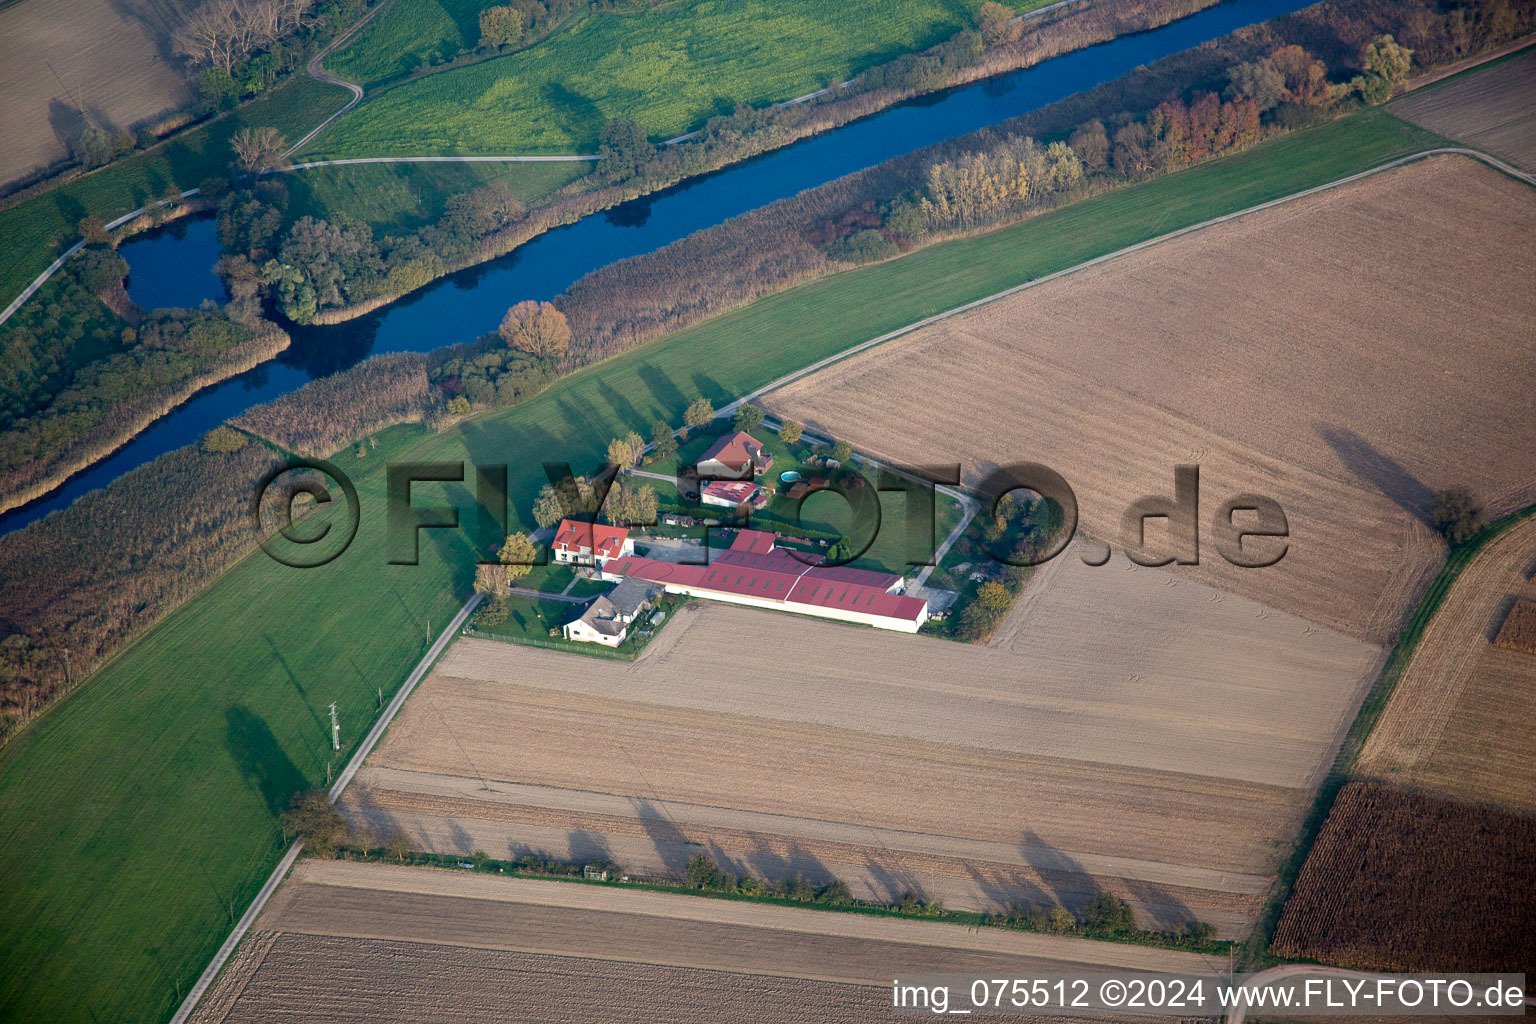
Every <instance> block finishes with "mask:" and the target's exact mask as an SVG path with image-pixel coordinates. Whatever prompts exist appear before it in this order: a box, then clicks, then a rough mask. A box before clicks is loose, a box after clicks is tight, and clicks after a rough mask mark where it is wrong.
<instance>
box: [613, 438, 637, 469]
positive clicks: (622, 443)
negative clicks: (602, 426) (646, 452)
mask: <svg viewBox="0 0 1536 1024" xmlns="http://www.w3.org/2000/svg"><path fill="white" fill-rule="evenodd" d="M639 460H640V453H639V452H638V451H636V450H635V447H634V446H633V445H632V444H630V443H629V440H628V439H627V438H622V437H616V438H614V439H613V440H612V441H609V442H608V462H609V463H610V464H611V465H615V466H618V467H619V469H620V470H621V471H622V470H626V469H630V468H632V467H633V466H634V464H635V463H636V462H638V461H639Z"/></svg>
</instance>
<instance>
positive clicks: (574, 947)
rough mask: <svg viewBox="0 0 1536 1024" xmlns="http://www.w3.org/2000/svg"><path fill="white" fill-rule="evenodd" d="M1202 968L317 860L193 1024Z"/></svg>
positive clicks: (461, 1020) (995, 934) (1199, 962)
mask: <svg viewBox="0 0 1536 1024" xmlns="http://www.w3.org/2000/svg"><path fill="white" fill-rule="evenodd" d="M1205 966H1206V965H1205V963H1204V961H1203V959H1202V958H1200V957H1196V956H1193V955H1191V954H1188V953H1176V952H1169V951H1165V950H1152V949H1145V948H1139V947H1129V946H1122V945H1116V944H1110V943H1095V942H1087V941H1084V940H1079V939H1062V938H1057V937H1048V936H1039V935H1028V934H1022V933H1016V932H1006V931H1002V930H992V929H987V930H984V931H976V930H974V929H966V928H961V927H956V926H952V925H946V924H943V923H939V922H931V921H908V920H895V919H881V918H870V917H864V916H860V915H849V914H836V913H826V912H819V911H814V910H799V909H795V908H786V907H771V906H762V905H757V904H750V903H738V902H732V901H721V900H710V899H701V898H697V897H688V896H671V895H666V894H661V893H646V892H636V891H632V890H624V889H614V888H596V887H591V886H580V885H571V884H562V883H557V882H538V881H529V880H524V879H509V878H500V877H494V876H486V875H473V874H469V873H458V872H449V871H442V870H432V869H421V868H400V867H389V866H385V865H378V864H368V865H365V864H348V863H338V862H318V861H306V862H301V864H300V865H299V867H298V868H297V869H296V871H295V873H294V876H293V877H292V878H291V879H290V880H289V881H288V882H287V883H286V884H285V885H284V886H283V888H282V889H281V890H279V893H278V896H277V897H276V898H275V899H274V900H273V901H272V902H271V903H270V904H269V905H268V907H267V910H266V911H265V912H264V913H263V915H262V917H261V919H260V920H259V921H258V922H257V930H256V931H255V932H253V933H252V936H251V937H250V938H249V939H248V940H247V941H246V942H245V944H244V945H243V946H242V947H241V949H240V950H239V951H238V952H237V953H236V955H235V957H234V958H233V960H232V961H231V963H230V965H229V967H228V968H226V970H225V971H224V973H223V974H222V975H221V976H220V978H219V980H218V982H217V983H216V984H215V986H214V988H213V989H212V990H211V991H210V992H209V994H208V997H207V998H206V999H205V1000H204V1002H203V1003H202V1004H201V1006H200V1007H199V1010H198V1012H197V1014H195V1015H194V1017H193V1020H195V1021H198V1022H200V1024H210V1022H237V1021H263V1022H265V1021H272V1020H282V1019H288V1018H290V1017H300V1018H302V1019H323V1020H335V1021H350V1020H358V1021H363V1020H379V1019H386V1018H387V1019H390V1020H409V1021H412V1022H413V1024H429V1022H432V1024H435V1022H442V1024H470V1022H474V1024H480V1022H483V1021H487V1020H550V1019H556V1018H558V1019H560V1020H566V1021H571V1022H574V1024H586V1022H589V1021H590V1022H594V1024H596V1022H599V1021H602V1022H610V1021H624V1022H628V1021H635V1022H647V1024H649V1022H651V1021H655V1020H656V1019H658V1018H657V1013H658V1011H659V1010H661V1009H662V1008H664V1009H665V1015H666V1019H667V1020H676V1021H684V1022H687V1021H694V1020H698V1021H742V1022H746V1021H759V1020H783V1021H806V1022H813V1021H832V1022H839V1021H866V1020H868V1021H874V1020H884V1019H887V1018H888V1017H889V1009H888V1007H887V1006H886V1002H887V1001H888V1000H889V985H890V978H891V976H892V974H893V972H906V971H917V970H920V971H955V972H961V971H964V972H981V973H988V974H991V973H995V972H1003V973H1002V974H999V975H998V976H1000V977H1003V976H1012V975H1013V974H1016V973H1027V972H1040V971H1074V970H1092V969H1100V970H1104V969H1114V968H1120V969H1142V970H1164V971H1199V970H1202V969H1204V968H1205Z"/></svg>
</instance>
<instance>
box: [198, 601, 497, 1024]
mask: <svg viewBox="0 0 1536 1024" xmlns="http://www.w3.org/2000/svg"><path fill="white" fill-rule="evenodd" d="M484 597H485V595H484V594H479V593H476V594H474V595H473V596H471V597H470V599H469V600H467V601H465V602H464V606H463V607H462V608H460V609H459V613H458V614H457V615H455V616H454V617H453V621H452V622H450V623H448V625H447V626H446V627H445V628H444V629H443V631H442V632H441V633H439V634H438V637H437V639H436V640H434V641H433V642H432V646H431V647H429V648H427V653H426V654H424V655H422V658H421V660H420V661H418V662H417V663H416V667H415V668H414V669H412V670H411V674H410V675H409V676H407V677H406V679H405V682H404V684H402V685H401V687H400V689H399V690H397V691H395V696H394V697H393V698H392V699H391V700H390V702H389V706H388V707H386V708H385V709H384V713H383V714H382V715H380V716H379V717H378V718H377V719H376V720H375V721H374V723H373V728H371V729H369V730H368V735H367V736H365V737H364V738H363V742H362V743H361V744H360V745H359V746H358V748H357V750H356V752H354V753H353V755H352V758H351V759H350V760H349V761H347V766H346V767H345V768H343V769H342V770H341V774H340V775H339V776H337V778H336V782H335V784H334V785H333V786H331V788H330V790H329V792H328V794H327V795H328V796H329V797H330V801H331V803H333V804H334V803H335V802H336V800H337V798H338V797H340V796H341V791H342V790H343V789H346V788H347V784H348V783H349V782H351V781H352V777H353V776H354V775H356V774H357V772H358V769H359V768H361V767H362V766H363V761H364V759H366V758H367V757H368V755H369V754H371V753H373V748H374V747H375V746H377V745H378V742H379V740H381V739H383V738H384V732H385V730H386V729H388V728H389V725H390V723H391V722H393V721H394V720H395V716H396V715H397V714H399V713H400V709H401V708H402V707H404V706H405V700H406V698H407V697H409V696H410V695H411V692H412V691H413V690H415V689H416V684H417V683H419V682H421V680H422V679H423V678H424V677H425V676H426V674H427V672H428V670H429V669H431V668H432V666H433V664H434V663H436V661H437V659H438V658H440V657H441V656H442V654H443V652H444V651H445V650H447V649H448V645H449V644H451V643H452V642H453V641H454V640H455V639H456V638H457V637H458V635H459V629H460V628H461V627H462V626H463V625H464V622H465V620H467V619H468V618H469V616H470V613H471V612H473V611H474V610H475V608H476V607H477V606H478V605H479V604H480V602H481V601H482V600H483V599H484ZM303 851H304V840H303V839H302V838H299V839H295V840H294V841H293V844H292V845H291V846H289V847H288V852H286V853H284V854H283V858H282V860H280V861H278V862H277V867H275V868H273V869H272V874H271V875H269V876H268V877H267V881H266V884H264V885H263V886H262V887H261V890H260V891H259V892H257V893H256V898H255V899H253V900H252V901H251V905H250V906H249V907H247V908H246V909H245V913H244V914H241V915H240V920H239V921H238V922H236V924H235V927H234V930H232V931H231V932H230V933H229V935H228V937H226V938H225V939H224V943H223V944H222V945H221V946H219V949H218V952H216V953H214V954H213V959H212V960H211V961H209V963H208V966H207V967H206V968H204V969H203V973H202V974H201V975H199V976H198V979H197V981H196V982H195V983H194V984H193V986H192V989H191V991H189V992H188V993H187V998H186V999H185V1000H183V1001H182V1004H181V1006H180V1007H179V1008H178V1009H177V1010H176V1015H175V1016H173V1017H172V1018H171V1024H186V1021H187V1018H189V1017H191V1016H192V1011H194V1010H196V1009H197V1004H198V1003H199V1002H200V1001H201V1000H202V998H203V996H204V995H205V994H206V993H207V991H208V989H209V988H210V987H211V986H212V985H213V982H214V979H216V978H217V977H218V976H219V972H220V971H222V970H223V969H224V965H225V963H227V962H228V961H229V958H230V955H231V954H232V953H234V951H235V947H236V946H238V945H240V940H241V939H243V938H245V934H246V932H248V931H250V929H251V925H253V924H255V923H256V918H257V917H258V916H260V914H261V912H262V910H264V909H265V908H266V905H267V901H268V900H270V899H271V898H272V894H273V893H274V892H276V891H277V887H278V886H279V885H281V884H282V881H283V879H284V878H286V877H287V876H288V872H289V871H290V870H292V869H293V865H294V862H295V861H297V860H298V859H299V854H300V853H302V852H303Z"/></svg>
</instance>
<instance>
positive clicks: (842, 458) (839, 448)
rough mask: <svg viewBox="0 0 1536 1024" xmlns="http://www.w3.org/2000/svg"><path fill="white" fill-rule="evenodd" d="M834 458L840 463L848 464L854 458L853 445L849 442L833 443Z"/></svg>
mask: <svg viewBox="0 0 1536 1024" xmlns="http://www.w3.org/2000/svg"><path fill="white" fill-rule="evenodd" d="M832 458H833V459H835V460H837V461H838V462H847V461H848V460H849V459H851V458H853V445H851V444H849V443H848V442H847V441H834V442H833V443H832Z"/></svg>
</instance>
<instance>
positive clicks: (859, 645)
mask: <svg viewBox="0 0 1536 1024" xmlns="http://www.w3.org/2000/svg"><path fill="white" fill-rule="evenodd" d="M1030 587H1031V589H1030V593H1031V597H1030V598H1029V599H1028V600H1026V601H1024V602H1021V604H1020V606H1019V607H1018V608H1017V609H1016V610H1015V612H1014V614H1013V616H1012V617H1011V618H1010V620H1009V621H1008V622H1007V623H1005V625H1004V626H1003V628H1002V629H1000V630H999V634H998V638H997V640H996V642H995V643H994V644H993V645H992V646H990V647H977V646H966V645H958V644H954V643H950V642H947V641H942V640H936V639H930V638H927V637H903V636H897V635H892V634H888V633H881V632H878V631H874V630H869V629H863V628H858V627H849V626H842V625H838V624H832V623H826V622H821V621H817V620H812V619H806V618H802V617H798V616H788V615H778V614H774V613H770V612H758V611H751V610H746V609H739V608H731V607H728V606H722V605H709V604H705V603H700V604H695V605H690V606H688V607H687V608H685V609H684V611H683V612H682V613H681V614H679V615H678V616H677V618H676V621H674V622H672V623H669V624H668V626H667V629H666V630H665V631H664V632H663V634H662V635H661V636H660V637H658V638H657V640H656V642H655V643H654V644H653V645H652V646H651V647H650V648H649V649H648V651H647V652H646V654H645V655H644V656H642V657H641V658H640V659H639V660H638V661H637V662H635V663H633V664H627V663H620V662H603V661H595V660H589V659H579V658H572V657H570V656H568V655H561V654H559V653H556V652H546V651H541V650H535V649H530V648H524V647H516V646H511V645H506V644H498V643H495V642H491V641H473V640H461V641H460V642H458V643H457V644H456V645H455V646H454V647H453V648H452V649H451V650H450V651H449V653H448V655H447V656H446V657H445V659H444V661H443V662H442V663H441V664H440V666H439V668H438V671H437V672H436V673H435V674H434V675H433V676H431V677H429V678H428V679H427V680H426V681H425V682H424V683H423V684H422V687H421V688H420V689H419V690H418V691H417V693H416V694H415V695H413V697H412V700H411V701H410V703H409V704H408V705H407V706H406V708H405V710H404V712H403V713H402V715H401V717H400V718H399V719H398V720H397V721H396V722H395V724H394V725H393V726H392V728H391V730H390V734H389V736H388V737H387V738H386V739H385V741H384V743H383V744H382V745H381V746H380V748H379V750H377V751H376V752H375V753H374V755H373V757H372V758H371V759H370V762H369V766H368V767H367V768H365V769H364V771H363V773H362V774H361V775H360V776H359V785H358V786H355V787H354V788H353V789H352V790H350V791H349V793H348V794H347V797H346V799H345V808H346V812H347V814H348V815H349V816H350V817H351V818H352V819H353V820H354V821H355V822H357V823H359V824H363V823H366V824H367V825H368V826H369V827H371V828H372V829H373V830H374V831H375V832H376V833H378V834H380V835H387V834H389V833H390V832H391V831H393V830H396V829H399V830H402V831H404V832H405V834H406V835H407V836H408V837H409V838H410V839H411V840H412V841H413V842H414V843H416V844H417V845H418V846H419V847H421V848H427V849H433V850H438V851H443V852H448V851H454V852H460V853H468V852H470V851H471V850H473V849H476V848H481V849H485V850H487V851H488V852H491V853H492V854H493V855H495V856H516V855H521V854H523V853H526V852H530V851H537V852H541V853H545V854H552V855H555V856H559V857H562V858H570V859H578V860H586V859H595V858H599V857H611V858H612V859H615V860H618V861H619V862H621V863H623V864H625V865H626V866H627V867H628V868H629V869H630V870H632V871H640V872H644V873H649V874H657V875H671V876H676V875H677V874H679V873H680V872H681V870H682V868H683V866H684V865H685V864H686V863H687V860H688V859H689V858H690V857H691V856H693V855H694V854H695V853H698V852H700V851H701V850H705V851H708V852H709V853H710V854H711V856H714V857H715V858H716V859H717V861H719V862H721V863H722V864H723V865H725V866H727V867H728V868H729V869H731V870H734V871H737V872H739V873H750V874H752V875H754V876H756V877H766V878H781V877H786V876H790V875H793V874H796V873H799V874H803V875H805V876H806V877H808V878H815V879H818V880H820V879H825V878H827V877H830V876H837V877H841V878H843V879H844V880H846V881H848V882H849V884H850V885H851V886H853V887H854V889H855V893H856V894H857V895H860V896H862V897H865V898H872V899H880V900H893V899H897V898H899V897H900V896H901V895H902V893H903V892H905V891H909V890H910V891H914V892H918V893H920V894H922V895H925V896H926V897H928V898H938V899H942V900H944V901H945V903H946V905H950V906H956V907H965V908H976V909H1000V908H1001V907H1003V906H1006V904H1007V903H1009V902H1013V901H1020V902H1034V903H1047V904H1056V903H1060V904H1062V905H1066V906H1069V907H1074V908H1076V907H1081V906H1082V905H1083V904H1084V903H1086V902H1087V901H1088V900H1089V899H1091V898H1092V897H1093V896H1094V895H1096V894H1097V893H1098V892H1100V891H1106V890H1107V891H1112V892H1115V893H1117V894H1119V895H1121V896H1123V897H1124V898H1127V899H1129V900H1131V902H1132V903H1133V904H1134V905H1136V906H1137V907H1138V909H1139V911H1140V913H1141V915H1142V918H1143V921H1144V923H1146V924H1148V925H1153V924H1157V923H1169V924H1171V923H1173V922H1176V921H1180V920H1187V919H1188V918H1190V917H1192V916H1193V917H1199V918H1200V919H1203V920H1207V921H1210V922H1211V923H1212V924H1215V925H1217V927H1218V928H1219V929H1220V930H1221V931H1222V932H1223V933H1224V934H1232V935H1238V934H1242V933H1243V932H1245V931H1246V929H1247V927H1248V925H1249V924H1250V923H1251V920H1252V918H1253V915H1254V914H1256V913H1257V910H1258V908H1259V904H1260V903H1261V901H1262V896H1263V893H1264V891H1265V890H1266V889H1267V887H1268V884H1269V880H1270V876H1271V874H1272V872H1273V871H1274V869H1275V866H1276V863H1277V859H1278V857H1279V856H1280V855H1281V854H1282V853H1283V849H1284V846H1285V843H1286V841H1287V839H1288V837H1289V836H1290V835H1291V834H1292V833H1293V831H1294V829H1295V828H1296V827H1297V825H1298V824H1299V822H1300V820H1301V816H1302V815H1303V814H1304V811H1305V807H1306V804H1307V802H1308V800H1309V793H1310V791H1311V789H1312V787H1313V786H1315V784H1316V781H1317V779H1318V777H1319V772H1320V770H1321V767H1322V766H1323V765H1324V764H1326V763H1327V761H1328V760H1329V759H1330V757H1331V753H1332V751H1333V749H1334V745H1335V743H1336V741H1337V738H1338V736H1339V735H1340V734H1341V733H1342V731H1343V729H1344V726H1345V724H1346V723H1347V721H1348V720H1349V718H1350V717H1351V716H1352V714H1353V709H1354V707H1355V705H1356V703H1357V701H1358V699H1359V697H1360V695H1361V693H1362V692H1363V689H1364V687H1365V686H1366V685H1368V683H1369V681H1370V680H1371V679H1372V678H1373V677H1374V675H1375V672H1376V670H1377V667H1378V666H1379V663H1380V657H1381V654H1380V651H1379V650H1377V649H1375V648H1372V647H1370V646H1368V645H1366V644H1362V643H1360V642H1358V641H1354V640H1350V639H1348V638H1345V637H1342V636H1339V635H1337V634H1332V633H1329V632H1327V631H1325V630H1320V629H1317V628H1316V627H1313V626H1311V625H1309V624H1307V623H1305V622H1302V621H1301V620H1299V619H1295V618H1294V617H1291V616H1286V615H1282V614H1280V613H1276V612H1270V611H1267V610H1266V609H1263V608H1261V607H1260V606H1258V605H1255V604H1254V603H1253V602H1250V601H1246V600H1244V599H1242V598H1238V597H1234V596H1231V595H1225V594H1222V593H1220V592H1218V591H1214V590H1211V589H1210V588H1207V587H1203V586H1201V585H1199V584H1196V583H1193V582H1190V581H1188V580H1182V579H1180V578H1178V577H1177V576H1174V575H1172V574H1170V573H1167V572H1162V571H1158V570H1150V569H1138V570H1136V571H1134V572H1132V571H1126V570H1125V569H1123V568H1098V569H1095V568H1091V567H1088V566H1086V565H1083V564H1082V563H1081V561H1080V560H1071V559H1069V560H1064V561H1063V562H1061V563H1059V564H1055V565H1053V566H1051V567H1049V568H1048V569H1047V570H1046V571H1045V572H1043V573H1041V574H1040V575H1039V576H1037V577H1036V579H1035V580H1033V581H1032V582H1031V585H1030ZM1244 637H1246V639H1242V638H1244ZM1235 638H1237V639H1235ZM799 652H810V653H806V654H801V653H799ZM814 652H827V654H826V655H817V654H815V653H814Z"/></svg>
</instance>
